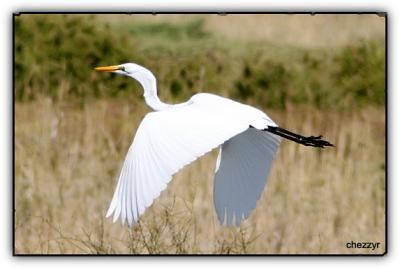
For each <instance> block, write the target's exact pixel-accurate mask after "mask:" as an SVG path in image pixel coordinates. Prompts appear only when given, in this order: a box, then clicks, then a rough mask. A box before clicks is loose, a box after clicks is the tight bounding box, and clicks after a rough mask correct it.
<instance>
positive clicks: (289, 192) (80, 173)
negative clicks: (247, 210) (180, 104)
mask: <svg viewBox="0 0 400 269" xmlns="http://www.w3.org/2000/svg"><path fill="white" fill-rule="evenodd" d="M146 111H147V109H145V108H144V105H143V104H142V103H139V102H138V101H135V100H133V99H132V100H113V101H110V100H107V101H106V100H97V101H92V102H89V103H87V104H85V105H84V106H83V107H82V106H78V105H71V104H69V103H57V104H54V103H53V102H52V101H51V100H50V99H46V98H43V99H41V100H40V101H36V102H32V103H26V104H17V105H16V116H15V120H16V129H15V137H16V139H15V153H16V166H15V188H16V189H15V200H16V215H15V217H16V218H15V232H16V242H15V246H16V253H18V254H23V253H42V254H47V253H90V254H96V253H108V254H114V253H127V254H129V253H151V254H156V253H171V254H173V253H201V254H203V253H207V254H208V253H216V254H217V253H223V254H227V253H229V254H237V253H241V254H242V253H270V254H272V253H285V254H286V253H291V254H296V253H374V254H377V253H383V252H384V250H385V239H384V233H385V228H384V227H385V225H384V224H385V211H384V208H385V199H384V197H385V162H384V154H385V153H384V152H385V147H384V145H385V118H384V111H383V109H378V108H365V109H363V110H361V111H354V112H333V111H320V110H316V109H311V108H304V107H303V108H299V107H289V108H288V109H286V111H284V112H283V111H269V114H270V115H271V116H272V117H273V118H274V119H276V121H277V122H278V123H279V124H280V125H282V126H285V127H287V128H290V129H291V130H295V131H298V132H301V133H304V134H319V133H321V134H324V135H325V136H326V137H327V139H328V140H329V141H332V142H333V143H334V144H335V145H336V147H335V148H328V149H325V150H319V149H315V148H308V147H302V146H299V145H297V144H295V143H293V142H290V141H283V143H282V145H281V148H280V150H279V152H278V155H277V157H276V160H275V162H274V164H273V169H272V172H271V174H270V177H269V182H268V184H267V187H266V188H265V191H264V193H263V195H262V198H261V199H260V201H259V202H258V205H257V207H256V209H255V211H254V212H253V213H252V214H251V217H250V218H249V219H248V220H246V221H245V222H244V223H243V224H242V226H241V227H240V228H226V227H222V226H220V225H219V223H218V220H217V217H216V213H215V212H214V208H213V201H212V186H213V171H214V167H215V160H216V151H213V152H212V153H210V154H208V155H206V156H204V157H203V158H201V159H199V160H198V161H197V162H195V163H193V164H191V165H190V166H189V167H186V168H185V169H184V170H182V171H181V172H179V173H178V174H177V175H176V176H175V177H174V180H173V181H172V183H170V185H169V186H168V188H167V190H166V191H164V192H163V193H162V195H161V197H160V198H158V199H157V200H156V201H155V203H154V204H153V206H152V207H150V208H149V209H148V210H147V211H146V213H145V214H144V216H143V217H142V218H141V220H140V223H139V225H137V226H136V227H135V228H133V229H129V228H127V227H123V226H121V225H120V224H119V223H117V224H112V222H111V220H110V219H105V217H104V215H105V212H106V210H107V207H108V205H109V202H110V200H111V197H112V194H113V191H114V187H115V184H116V177H117V174H118V172H119V169H120V166H121V163H122V161H123V158H124V156H125V153H126V151H127V148H128V146H129V144H130V141H131V139H132V136H133V135H134V133H135V130H136V128H137V126H138V124H139V122H140V120H141V118H142V117H143V115H144V114H145V113H146ZM352 240H353V241H357V242H364V241H371V242H380V243H381V244H380V247H379V248H378V249H376V250H374V251H372V250H371V249H348V248H346V243H347V242H350V241H352Z"/></svg>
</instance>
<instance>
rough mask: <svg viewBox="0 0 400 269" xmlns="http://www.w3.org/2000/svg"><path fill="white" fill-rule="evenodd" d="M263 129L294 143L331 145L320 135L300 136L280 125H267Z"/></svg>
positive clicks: (315, 145) (317, 145)
mask: <svg viewBox="0 0 400 269" xmlns="http://www.w3.org/2000/svg"><path fill="white" fill-rule="evenodd" d="M264 131H268V132H270V133H273V134H276V135H279V136H281V137H284V138H286V139H289V140H292V141H294V142H296V143H299V144H302V145H305V146H311V147H318V148H323V147H333V146H334V145H332V144H331V143H329V142H328V141H326V140H323V139H321V138H322V135H319V136H302V135H299V134H296V133H292V132H290V131H288V130H285V129H283V128H280V127H271V126H268V128H267V129H264Z"/></svg>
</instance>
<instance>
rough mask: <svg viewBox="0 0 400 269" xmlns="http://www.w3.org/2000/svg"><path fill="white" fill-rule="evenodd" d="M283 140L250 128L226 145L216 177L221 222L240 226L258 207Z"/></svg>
mask: <svg viewBox="0 0 400 269" xmlns="http://www.w3.org/2000/svg"><path fill="white" fill-rule="evenodd" d="M279 143H280V138H279V137H278V136H276V135H274V134H271V133H269V132H265V131H260V130H257V129H255V128H249V129H248V130H247V131H245V132H243V133H240V134H238V135H236V136H235V137H233V138H231V139H230V140H228V141H226V142H225V143H224V144H223V145H222V147H221V150H220V153H219V156H218V161H217V168H216V174H215V180H214V205H215V209H216V211H217V215H218V219H219V221H220V223H221V224H223V223H224V222H225V221H226V224H227V225H228V226H231V225H232V224H236V226H239V225H240V222H241V221H242V219H245V218H247V217H248V216H249V214H250V212H251V211H252V210H253V209H254V208H255V206H256V203H257V201H258V199H259V198H260V196H261V193H262V192H263V190H264V186H265V183H266V180H267V176H268V172H269V170H270V167H271V163H272V160H273V159H274V156H275V153H276V151H277V149H278V146H279Z"/></svg>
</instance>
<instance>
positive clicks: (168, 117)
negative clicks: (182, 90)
mask: <svg viewBox="0 0 400 269" xmlns="http://www.w3.org/2000/svg"><path fill="white" fill-rule="evenodd" d="M203 95H204V96H203V97H202V98H199V97H196V98H192V99H191V101H192V103H191V104H189V105H186V106H181V107H178V108H173V109H170V110H165V111H162V112H152V113H149V114H147V115H146V117H145V118H144V119H143V121H142V122H141V124H140V126H139V128H138V130H137V133H136V136H135V138H134V141H133V143H132V145H131V146H130V148H129V151H128V154H127V156H126V159H125V162H124V164H123V167H122V170H121V174H120V176H119V180H118V184H117V187H116V190H115V193H114V196H113V199H112V201H111V205H110V207H109V209H108V212H107V217H108V216H110V215H111V214H113V213H114V221H116V220H117V219H118V218H119V217H120V218H121V221H122V223H123V224H124V223H125V221H127V222H128V224H129V225H132V224H133V223H135V222H136V221H137V220H138V218H139V216H140V215H141V214H142V213H143V212H144V210H145V209H146V207H148V206H150V205H151V204H152V202H153V200H154V199H155V198H156V197H158V196H159V195H160V192H161V191H162V190H164V189H165V188H166V186H167V183H168V182H169V181H170V180H171V177H172V175H173V174H175V173H176V172H177V171H178V170H179V169H181V168H182V167H183V166H185V165H187V164H189V163H190V162H192V161H194V160H195V159H196V158H198V157H200V156H201V155H203V154H205V153H207V152H208V151H210V150H212V149H213V148H216V147H218V146H219V145H221V144H222V143H224V142H225V141H226V140H228V139H230V138H231V137H233V136H235V135H237V134H239V133H241V132H243V131H245V130H246V129H248V127H249V122H248V121H246V120H245V117H244V116H243V114H245V113H241V111H240V110H241V109H242V110H243V111H247V110H248V108H246V107H245V106H244V105H241V106H240V104H239V105H238V103H236V102H233V101H231V100H228V99H225V98H221V97H216V96H211V95H205V94H203ZM207 99H210V100H207ZM253 112H254V111H253ZM237 113H239V114H238V115H240V116H241V118H240V117H239V116H238V115H236V114H237ZM253 114H254V113H253ZM257 120H259V119H257Z"/></svg>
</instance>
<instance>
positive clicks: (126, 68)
mask: <svg viewBox="0 0 400 269" xmlns="http://www.w3.org/2000/svg"><path fill="white" fill-rule="evenodd" d="M95 70H96V71H100V72H111V73H116V74H120V75H125V76H134V75H135V74H138V73H147V72H150V71H149V70H147V69H146V68H144V67H143V66H140V65H138V64H134V63H126V64H120V65H111V66H101V67H96V68H95Z"/></svg>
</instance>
